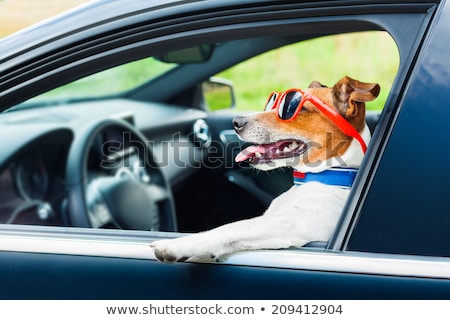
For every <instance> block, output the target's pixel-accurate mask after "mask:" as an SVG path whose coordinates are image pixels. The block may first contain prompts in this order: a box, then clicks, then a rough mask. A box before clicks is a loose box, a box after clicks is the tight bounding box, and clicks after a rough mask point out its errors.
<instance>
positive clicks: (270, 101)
mask: <svg viewBox="0 0 450 320" xmlns="http://www.w3.org/2000/svg"><path fill="white" fill-rule="evenodd" d="M276 100H277V94H276V93H272V94H271V95H270V96H269V99H267V103H266V106H265V108H264V111H269V110H272V108H273V106H274V104H275V101H276Z"/></svg>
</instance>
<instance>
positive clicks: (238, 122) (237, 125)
mask: <svg viewBox="0 0 450 320" xmlns="http://www.w3.org/2000/svg"><path fill="white" fill-rule="evenodd" d="M247 123H248V120H247V117H243V116H237V117H234V119H233V127H234V130H235V131H236V132H241V131H242V130H243V129H244V127H245V126H246V125H247Z"/></svg>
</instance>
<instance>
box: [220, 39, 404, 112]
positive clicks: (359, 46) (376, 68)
mask: <svg viewBox="0 0 450 320" xmlns="http://www.w3.org/2000/svg"><path fill="white" fill-rule="evenodd" d="M398 66H399V55H398V49H397V46H396V44H395V42H394V41H393V40H392V38H391V37H390V36H389V35H388V34H387V33H386V32H379V31H373V32H361V33H351V34H341V35H337V36H327V37H322V38H317V39H313V40H309V41H304V42H301V43H297V44H293V45H290V46H288V47H284V48H280V49H276V50H273V51H270V52H268V53H265V54H263V55H261V56H259V57H257V58H253V59H251V60H249V61H247V62H244V63H241V64H240V65H238V66H235V67H233V68H231V69H228V70H226V71H224V72H221V73H220V74H218V75H217V76H219V77H221V78H225V79H229V80H232V81H233V83H234V89H235V93H236V104H237V106H236V107H237V109H238V110H261V108H263V106H264V103H265V102H266V99H267V96H268V95H269V94H270V92H272V91H284V90H287V89H290V88H306V87H308V85H309V84H310V83H311V81H313V80H318V81H320V82H321V83H322V84H324V85H327V86H332V85H334V84H335V83H336V82H337V81H338V80H339V79H341V78H342V77H343V76H345V75H348V76H350V77H352V78H354V79H357V80H360V81H363V82H376V83H379V84H380V86H381V92H380V95H379V97H378V98H377V99H376V100H374V101H373V102H369V103H367V108H368V109H375V110H380V109H382V108H383V106H384V103H385V101H386V98H387V96H388V93H389V90H390V88H391V86H392V83H393V81H394V78H395V75H396V73H397V70H398Z"/></svg>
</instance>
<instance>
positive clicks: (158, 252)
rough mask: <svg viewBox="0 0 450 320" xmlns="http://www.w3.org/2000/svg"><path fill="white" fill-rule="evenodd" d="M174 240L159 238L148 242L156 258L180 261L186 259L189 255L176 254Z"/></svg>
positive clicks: (169, 261) (166, 260) (165, 260)
mask: <svg viewBox="0 0 450 320" xmlns="http://www.w3.org/2000/svg"><path fill="white" fill-rule="evenodd" d="M176 240H177V239H173V240H160V241H154V242H152V243H150V247H151V248H153V252H154V253H155V257H156V259H158V260H159V261H162V262H167V263H171V262H181V261H185V260H187V259H188V258H189V257H182V256H180V254H177V248H176V247H177V246H176Z"/></svg>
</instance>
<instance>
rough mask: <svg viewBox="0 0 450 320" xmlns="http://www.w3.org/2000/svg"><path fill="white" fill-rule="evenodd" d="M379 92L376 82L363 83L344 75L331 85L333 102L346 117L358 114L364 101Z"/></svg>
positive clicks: (373, 97)
mask: <svg viewBox="0 0 450 320" xmlns="http://www.w3.org/2000/svg"><path fill="white" fill-rule="evenodd" d="M379 93H380V86H379V85H378V84H377V83H365V82H361V81H358V80H354V79H352V78H350V77H348V76H345V77H344V78H342V79H341V80H339V82H338V83H336V84H335V85H334V87H333V95H334V104H335V107H336V108H337V109H338V111H339V112H340V113H341V114H343V115H344V116H345V117H346V118H351V117H354V116H356V115H357V114H358V111H359V109H360V108H361V107H363V106H364V102H366V101H372V100H374V99H375V98H376V97H378V94H379Z"/></svg>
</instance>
